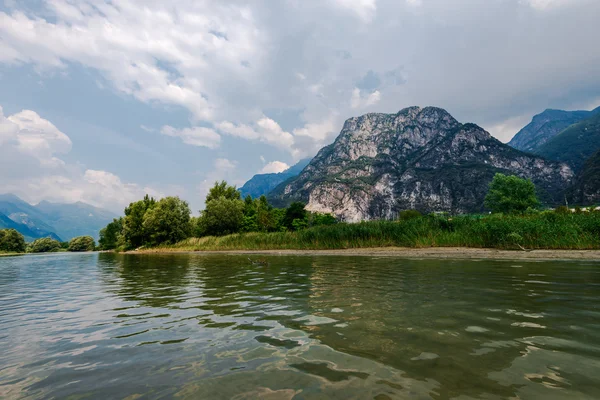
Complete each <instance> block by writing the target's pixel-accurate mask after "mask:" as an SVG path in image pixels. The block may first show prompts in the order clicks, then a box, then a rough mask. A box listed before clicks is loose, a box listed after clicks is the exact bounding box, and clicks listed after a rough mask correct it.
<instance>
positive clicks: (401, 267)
mask: <svg viewBox="0 0 600 400" xmlns="http://www.w3.org/2000/svg"><path fill="white" fill-rule="evenodd" d="M265 258H266V260H268V262H269V264H268V265H253V264H251V263H250V262H249V261H248V259H247V257H245V256H203V255H168V256H157V255H148V256H141V255H139V256H138V255H114V254H95V253H93V254H79V255H78V254H54V255H40V256H23V257H3V258H1V259H0V316H1V317H0V397H1V398H7V399H13V398H15V399H18V398H28V399H46V398H56V399H62V398H73V399H82V398H86V399H113V398H119V399H120V398H128V399H136V398H144V399H155V398H192V399H229V398H234V399H255V398H266V399H292V398H294V399H326V398H335V399H353V398H355V399H378V400H379V399H390V398H391V399H395V398H400V399H402V398H415V399H421V398H423V399H427V398H434V399H446V398H459V399H468V398H477V399H500V398H517V397H518V398H522V399H553V398H564V399H575V398H589V399H594V398H596V399H597V398H600V263H593V262H524V261H520V262H511V261H489V260H486V261H448V260H404V259H399V258H373V257H311V256H267V257H265Z"/></svg>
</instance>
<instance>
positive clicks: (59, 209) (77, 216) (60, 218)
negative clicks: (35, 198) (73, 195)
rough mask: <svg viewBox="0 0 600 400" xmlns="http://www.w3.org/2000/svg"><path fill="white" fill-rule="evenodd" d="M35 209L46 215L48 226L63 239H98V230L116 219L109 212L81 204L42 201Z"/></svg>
mask: <svg viewBox="0 0 600 400" xmlns="http://www.w3.org/2000/svg"><path fill="white" fill-rule="evenodd" d="M35 207H36V208H37V209H38V210H40V211H41V212H43V213H44V215H46V221H47V222H48V224H50V225H51V226H53V227H54V228H55V230H56V232H57V233H58V235H59V236H60V237H63V238H73V237H76V236H83V235H90V236H92V237H94V238H95V239H98V232H99V231H100V229H102V228H104V227H105V226H106V225H107V224H108V223H109V222H111V221H112V220H113V218H116V217H117V215H115V214H114V213H112V212H110V211H107V210H103V209H101V208H98V207H94V206H91V205H89V204H85V203H81V202H77V203H74V204H60V203H50V202H47V201H42V202H41V203H39V204H38V205H37V206H35Z"/></svg>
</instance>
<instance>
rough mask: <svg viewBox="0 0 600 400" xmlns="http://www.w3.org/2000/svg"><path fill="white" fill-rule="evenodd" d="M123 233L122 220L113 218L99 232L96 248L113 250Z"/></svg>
mask: <svg viewBox="0 0 600 400" xmlns="http://www.w3.org/2000/svg"><path fill="white" fill-rule="evenodd" d="M122 231H123V218H122V217H121V218H118V219H117V218H115V219H113V220H112V222H110V223H109V224H108V225H106V227H105V228H102V229H101V230H100V238H99V239H98V247H99V248H100V250H113V249H116V248H117V247H118V246H119V241H120V239H121V235H122Z"/></svg>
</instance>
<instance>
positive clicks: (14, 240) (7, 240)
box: [0, 229, 27, 253]
mask: <svg viewBox="0 0 600 400" xmlns="http://www.w3.org/2000/svg"><path fill="white" fill-rule="evenodd" d="M26 248H27V245H26V244H25V238H24V237H23V235H21V234H20V233H19V232H18V231H17V230H16V229H0V251H6V252H9V253H23V252H25V250H26Z"/></svg>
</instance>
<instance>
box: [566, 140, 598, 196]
mask: <svg viewBox="0 0 600 400" xmlns="http://www.w3.org/2000/svg"><path fill="white" fill-rule="evenodd" d="M567 197H568V198H569V201H570V202H571V203H573V204H579V205H584V206H589V205H597V204H600V151H597V152H596V153H595V154H594V155H593V156H592V157H590V158H588V160H587V161H586V162H585V164H584V165H583V169H582V170H581V172H580V173H579V175H578V176H577V179H576V180H575V183H574V184H573V186H572V187H571V188H570V189H569V190H568V192H567Z"/></svg>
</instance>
